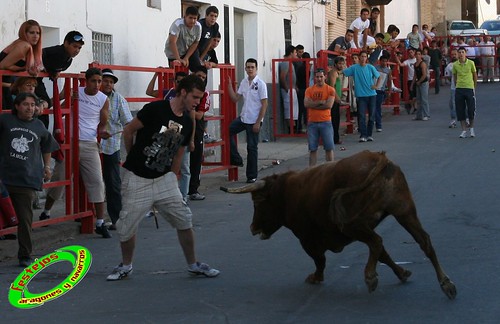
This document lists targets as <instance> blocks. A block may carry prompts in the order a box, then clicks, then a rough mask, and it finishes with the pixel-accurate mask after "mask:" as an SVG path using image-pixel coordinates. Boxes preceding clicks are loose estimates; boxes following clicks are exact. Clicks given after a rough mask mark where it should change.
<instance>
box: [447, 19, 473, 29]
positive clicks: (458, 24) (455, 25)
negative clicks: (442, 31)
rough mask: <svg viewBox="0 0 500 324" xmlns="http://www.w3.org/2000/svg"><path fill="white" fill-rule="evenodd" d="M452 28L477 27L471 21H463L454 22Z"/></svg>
mask: <svg viewBox="0 0 500 324" xmlns="http://www.w3.org/2000/svg"><path fill="white" fill-rule="evenodd" d="M450 29H456V30H463V29H476V27H475V26H474V24H473V23H471V22H466V21H461V22H454V23H452V24H451V26H450Z"/></svg>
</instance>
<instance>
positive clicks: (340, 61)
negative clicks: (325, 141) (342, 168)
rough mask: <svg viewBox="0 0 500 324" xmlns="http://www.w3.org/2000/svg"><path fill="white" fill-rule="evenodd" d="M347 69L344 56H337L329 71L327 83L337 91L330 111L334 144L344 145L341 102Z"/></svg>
mask: <svg viewBox="0 0 500 324" xmlns="http://www.w3.org/2000/svg"><path fill="white" fill-rule="evenodd" d="M344 67H345V59H344V58H343V57H342V56H337V57H336V58H335V59H334V60H333V67H332V69H331V70H330V71H328V75H327V79H326V83H327V84H328V85H329V86H331V87H333V88H334V89H335V99H334V102H333V106H332V109H331V111H330V115H331V122H332V127H333V143H334V144H342V141H341V140H340V135H339V128H340V102H341V97H342V83H343V82H342V81H343V80H342V79H343V75H342V70H343V69H344Z"/></svg>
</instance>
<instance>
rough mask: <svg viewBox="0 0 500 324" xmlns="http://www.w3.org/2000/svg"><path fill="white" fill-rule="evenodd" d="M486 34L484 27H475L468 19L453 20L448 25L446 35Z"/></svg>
mask: <svg viewBox="0 0 500 324" xmlns="http://www.w3.org/2000/svg"><path fill="white" fill-rule="evenodd" d="M482 34H485V35H488V31H487V30H486V29H482V28H479V29H477V28H476V26H475V25H474V23H473V22H472V21H470V20H453V21H451V22H450V24H449V25H448V35H450V36H468V35H482Z"/></svg>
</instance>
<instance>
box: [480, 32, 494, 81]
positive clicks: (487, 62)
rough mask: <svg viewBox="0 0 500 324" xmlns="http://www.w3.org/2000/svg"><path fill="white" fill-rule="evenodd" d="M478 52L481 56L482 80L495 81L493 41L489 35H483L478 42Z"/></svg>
mask: <svg viewBox="0 0 500 324" xmlns="http://www.w3.org/2000/svg"><path fill="white" fill-rule="evenodd" d="M479 45H480V47H479V52H480V54H481V57H482V68H483V82H484V83H486V82H494V81H495V70H494V69H495V43H493V42H492V41H491V36H489V35H484V36H483V37H482V40H481V42H480V43H479Z"/></svg>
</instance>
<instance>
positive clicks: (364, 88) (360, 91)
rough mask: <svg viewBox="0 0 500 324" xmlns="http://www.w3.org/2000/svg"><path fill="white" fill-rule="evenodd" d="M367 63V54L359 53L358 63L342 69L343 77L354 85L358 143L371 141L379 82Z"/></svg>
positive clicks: (378, 74)
mask: <svg viewBox="0 0 500 324" xmlns="http://www.w3.org/2000/svg"><path fill="white" fill-rule="evenodd" d="M367 62H368V54H367V53H366V51H361V52H360V53H359V63H358V64H354V65H351V66H350V67H348V68H347V69H344V75H345V76H348V77H349V76H352V77H353V79H354V83H355V84H356V87H355V88H354V93H355V94H356V98H357V100H358V117H359V125H358V128H359V132H360V133H361V135H360V137H359V141H360V142H366V141H368V142H371V141H373V137H372V131H373V123H374V121H375V104H376V98H377V92H376V91H375V89H377V88H380V86H379V85H380V82H381V80H380V79H381V78H380V73H379V72H378V71H377V69H375V67H373V65H370V64H367ZM374 79H377V82H375V83H374V82H373V80H374ZM366 112H368V125H367V124H366V121H365V118H366V117H365V115H366Z"/></svg>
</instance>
